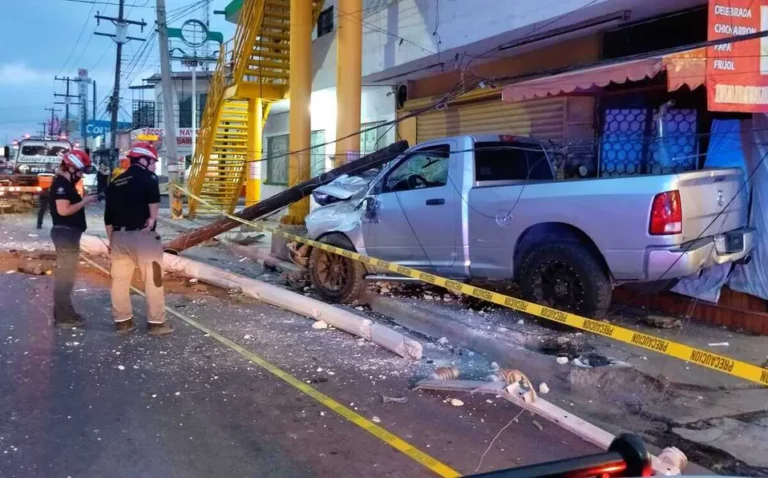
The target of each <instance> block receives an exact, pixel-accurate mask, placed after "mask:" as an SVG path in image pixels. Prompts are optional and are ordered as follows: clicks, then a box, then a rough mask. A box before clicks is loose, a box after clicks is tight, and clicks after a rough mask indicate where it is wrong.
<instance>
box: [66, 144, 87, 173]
mask: <svg viewBox="0 0 768 478" xmlns="http://www.w3.org/2000/svg"><path fill="white" fill-rule="evenodd" d="M61 162H62V163H64V164H66V165H67V166H69V167H70V168H74V169H76V170H78V171H83V172H87V171H88V170H89V169H91V158H90V156H88V153H86V152H85V151H83V150H82V149H70V150H69V151H67V152H65V153H64V154H63V156H62V158H61Z"/></svg>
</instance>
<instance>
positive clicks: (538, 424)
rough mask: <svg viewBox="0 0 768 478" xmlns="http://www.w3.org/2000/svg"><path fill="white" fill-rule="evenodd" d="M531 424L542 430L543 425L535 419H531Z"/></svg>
mask: <svg viewBox="0 0 768 478" xmlns="http://www.w3.org/2000/svg"><path fill="white" fill-rule="evenodd" d="M533 425H534V426H535V427H536V428H538V429H539V430H541V431H544V427H543V426H541V423H539V422H537V421H536V420H533Z"/></svg>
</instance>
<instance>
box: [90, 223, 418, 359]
mask: <svg viewBox="0 0 768 478" xmlns="http://www.w3.org/2000/svg"><path fill="white" fill-rule="evenodd" d="M80 247H81V248H82V249H83V251H85V252H86V253H89V254H106V253H107V246H106V244H104V242H103V241H102V240H101V239H99V238H98V237H94V236H89V235H83V237H82V239H81V240H80ZM163 267H164V268H165V270H166V271H169V272H174V273H177V274H180V275H182V276H185V277H193V278H196V279H198V280H200V281H203V282H206V283H208V284H211V285H215V286H217V287H221V288H224V289H230V288H234V287H237V288H239V289H240V290H242V292H243V294H245V295H247V296H250V297H253V298H254V299H258V300H260V301H262V302H266V303H267V304H271V305H274V306H276V307H279V308H281V309H285V310H289V311H291V312H294V313H296V314H299V315H303V316H305V317H310V318H312V319H315V320H318V321H319V320H322V321H323V322H325V323H327V324H328V325H331V326H333V327H336V328H337V329H341V330H344V331H346V332H349V333H350V334H353V335H357V336H358V337H363V338H364V339H366V340H370V341H371V342H373V343H375V344H376V345H380V346H381V347H384V348H386V349H387V350H390V351H391V352H394V353H396V354H398V355H400V356H401V357H405V358H409V359H413V360H420V359H421V355H422V346H421V344H420V343H419V342H416V341H415V340H411V339H409V338H407V337H405V336H404V335H403V334H400V333H398V332H395V331H394V330H391V329H389V328H387V327H385V326H383V325H380V324H374V323H373V322H371V321H370V320H368V319H365V318H363V317H360V316H359V315H356V314H353V313H351V312H347V311H346V310H343V309H340V308H337V307H334V306H332V305H329V304H326V303H324V302H320V301H319V300H315V299H311V298H309V297H305V296H303V295H300V294H296V293H294V292H291V291H288V290H285V289H281V288H280V287H277V286H273V285H270V284H265V283H264V282H260V281H257V280H255V279H250V278H248V277H243V276H241V275H238V274H234V273H232V272H229V271H225V270H223V269H219V268H218V267H213V266H209V265H207V264H203V263H201V262H197V261H193V260H190V259H187V258H185V257H180V256H174V255H172V254H164V255H163Z"/></svg>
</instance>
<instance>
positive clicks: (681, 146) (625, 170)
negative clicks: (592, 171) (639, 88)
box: [600, 107, 698, 177]
mask: <svg viewBox="0 0 768 478" xmlns="http://www.w3.org/2000/svg"><path fill="white" fill-rule="evenodd" d="M696 120H697V112H696V110H695V109H693V108H663V107H662V108H659V109H653V108H609V109H605V110H604V111H603V117H602V121H603V134H602V138H601V140H600V175H601V176H603V177H617V176H633V175H639V174H670V173H681V172H684V171H691V170H694V169H696V168H697V165H698V154H697V153H698V138H697V121H696Z"/></svg>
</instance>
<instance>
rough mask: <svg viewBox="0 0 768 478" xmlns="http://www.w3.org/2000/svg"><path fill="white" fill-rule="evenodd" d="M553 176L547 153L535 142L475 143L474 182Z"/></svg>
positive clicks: (538, 178) (539, 179)
mask: <svg viewBox="0 0 768 478" xmlns="http://www.w3.org/2000/svg"><path fill="white" fill-rule="evenodd" d="M552 179H553V174H552V169H551V167H550V164H549V160H548V159H547V155H546V154H545V153H544V151H543V150H541V149H540V148H539V147H537V146H536V145H535V144H525V143H521V144H516V145H515V144H510V143H505V142H477V143H475V181H478V182H482V181H525V180H530V181H541V180H552Z"/></svg>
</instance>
